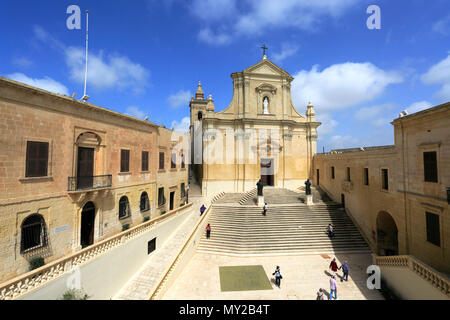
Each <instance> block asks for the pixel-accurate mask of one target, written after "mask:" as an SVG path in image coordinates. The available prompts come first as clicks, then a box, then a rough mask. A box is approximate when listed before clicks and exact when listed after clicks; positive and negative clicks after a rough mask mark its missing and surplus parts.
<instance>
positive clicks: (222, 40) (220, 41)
mask: <svg viewBox="0 0 450 320" xmlns="http://www.w3.org/2000/svg"><path fill="white" fill-rule="evenodd" d="M198 39H199V40H200V41H203V42H206V43H208V44H210V45H214V46H221V45H225V44H229V43H230V42H231V36H230V35H228V34H226V33H224V32H222V33H214V32H213V31H212V30H211V29H210V28H204V29H202V30H200V32H199V33H198Z"/></svg>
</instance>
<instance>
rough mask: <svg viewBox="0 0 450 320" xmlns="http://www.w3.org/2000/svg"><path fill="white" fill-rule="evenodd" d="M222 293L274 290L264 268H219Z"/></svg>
mask: <svg viewBox="0 0 450 320" xmlns="http://www.w3.org/2000/svg"><path fill="white" fill-rule="evenodd" d="M219 274H220V288H221V290H222V291H251V290H272V285H271V283H270V281H269V278H268V277H267V275H266V272H265V271H264V268H263V266H261V265H260V266H236V267H219Z"/></svg>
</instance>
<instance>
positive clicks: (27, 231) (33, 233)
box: [20, 214, 47, 252]
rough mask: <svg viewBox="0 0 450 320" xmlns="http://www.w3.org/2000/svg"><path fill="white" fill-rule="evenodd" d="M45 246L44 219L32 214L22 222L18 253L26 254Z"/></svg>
mask: <svg viewBox="0 0 450 320" xmlns="http://www.w3.org/2000/svg"><path fill="white" fill-rule="evenodd" d="M46 245H47V231H46V228H45V221H44V218H43V217H42V216H41V215H39V214H33V215H31V216H29V217H27V218H26V219H25V220H24V221H23V222H22V227H21V240H20V251H21V252H27V251H31V250H33V249H37V248H42V247H45V246H46Z"/></svg>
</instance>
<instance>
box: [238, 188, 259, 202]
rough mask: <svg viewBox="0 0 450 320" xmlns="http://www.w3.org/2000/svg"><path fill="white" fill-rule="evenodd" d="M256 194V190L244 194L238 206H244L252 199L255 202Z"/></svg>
mask: <svg viewBox="0 0 450 320" xmlns="http://www.w3.org/2000/svg"><path fill="white" fill-rule="evenodd" d="M257 193H258V190H257V189H256V188H255V189H253V190H252V191H249V192H247V193H245V194H244V196H243V197H242V198H241V200H239V204H241V205H245V204H246V203H247V202H248V201H251V200H252V199H254V201H256V199H257Z"/></svg>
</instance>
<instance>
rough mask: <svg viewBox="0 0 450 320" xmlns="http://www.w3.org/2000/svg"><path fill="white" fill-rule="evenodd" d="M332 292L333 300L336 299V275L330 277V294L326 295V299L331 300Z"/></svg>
mask: <svg viewBox="0 0 450 320" xmlns="http://www.w3.org/2000/svg"><path fill="white" fill-rule="evenodd" d="M333 292H334V300H337V282H336V276H331V279H330V296H329V297H328V300H333Z"/></svg>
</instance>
